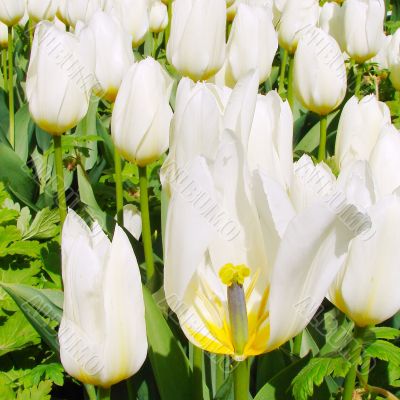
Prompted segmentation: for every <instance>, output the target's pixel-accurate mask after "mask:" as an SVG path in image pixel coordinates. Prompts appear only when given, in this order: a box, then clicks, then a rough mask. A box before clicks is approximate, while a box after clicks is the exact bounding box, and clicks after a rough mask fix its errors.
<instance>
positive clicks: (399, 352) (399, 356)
mask: <svg viewBox="0 0 400 400" xmlns="http://www.w3.org/2000/svg"><path fill="white" fill-rule="evenodd" d="M365 355H367V356H369V357H372V358H378V359H379V360H382V361H388V362H389V363H393V365H400V348H398V347H397V346H395V345H394V344H393V343H390V342H386V341H384V340H377V341H375V342H373V343H371V344H370V345H368V346H367V347H366V348H365Z"/></svg>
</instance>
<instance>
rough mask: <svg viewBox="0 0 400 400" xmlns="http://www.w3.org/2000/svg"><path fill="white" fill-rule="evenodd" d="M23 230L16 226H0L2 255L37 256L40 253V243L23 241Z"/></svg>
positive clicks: (0, 251)
mask: <svg viewBox="0 0 400 400" xmlns="http://www.w3.org/2000/svg"><path fill="white" fill-rule="evenodd" d="M21 239H22V235H21V232H20V231H19V230H18V229H17V228H16V227H15V226H5V227H3V226H0V257H5V256H8V255H24V256H28V257H33V258H36V257H38V256H39V254H40V243H39V242H35V241H21Z"/></svg>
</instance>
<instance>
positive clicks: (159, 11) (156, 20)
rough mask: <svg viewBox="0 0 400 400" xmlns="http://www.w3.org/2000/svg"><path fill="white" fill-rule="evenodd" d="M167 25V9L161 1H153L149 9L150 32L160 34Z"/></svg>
mask: <svg viewBox="0 0 400 400" xmlns="http://www.w3.org/2000/svg"><path fill="white" fill-rule="evenodd" d="M167 25H168V8H167V6H166V5H165V4H164V3H162V2H161V1H155V2H154V3H153V5H152V6H151V9H150V31H151V32H155V33H158V32H161V31H163V30H164V29H165V28H166V27H167Z"/></svg>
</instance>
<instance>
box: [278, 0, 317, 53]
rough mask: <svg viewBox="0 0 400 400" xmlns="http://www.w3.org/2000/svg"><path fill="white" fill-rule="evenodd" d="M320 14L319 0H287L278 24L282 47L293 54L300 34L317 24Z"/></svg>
mask: <svg viewBox="0 0 400 400" xmlns="http://www.w3.org/2000/svg"><path fill="white" fill-rule="evenodd" d="M318 16H319V5H318V1H317V0H302V1H299V0H287V1H286V3H285V6H284V8H283V11H282V14H281V17H280V20H279V24H278V38H279V44H280V45H281V47H283V48H284V49H286V50H287V51H288V52H289V53H290V54H293V53H294V52H295V51H296V48H297V43H298V42H299V39H300V36H301V35H302V34H303V33H304V32H305V30H310V29H312V28H313V27H315V26H316V25H317V22H318Z"/></svg>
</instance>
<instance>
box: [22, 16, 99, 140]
mask: <svg viewBox="0 0 400 400" xmlns="http://www.w3.org/2000/svg"><path fill="white" fill-rule="evenodd" d="M85 41H86V39H85V40H84V38H83V37H79V38H77V37H76V36H74V35H73V34H71V33H67V32H64V31H63V30H61V29H58V28H57V27H56V26H55V25H54V24H52V23H50V22H47V21H44V22H40V23H39V24H38V25H37V26H36V30H35V36H34V39H33V44H32V51H31V58H30V61H29V67H28V73H27V79H26V94H27V98H28V103H29V111H30V113H31V116H32V118H33V120H34V121H35V122H36V124H37V125H39V127H40V128H42V129H43V130H45V131H46V132H48V133H50V134H53V135H61V134H63V133H64V132H66V131H67V130H69V129H71V128H73V127H74V126H76V125H77V124H78V123H79V121H80V120H81V119H82V118H83V117H84V116H85V115H86V113H87V110H88V107H89V100H90V95H91V89H92V85H93V84H94V81H95V79H94V60H95V57H94V48H93V50H91V47H90V46H88V45H87V44H86V43H85Z"/></svg>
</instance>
